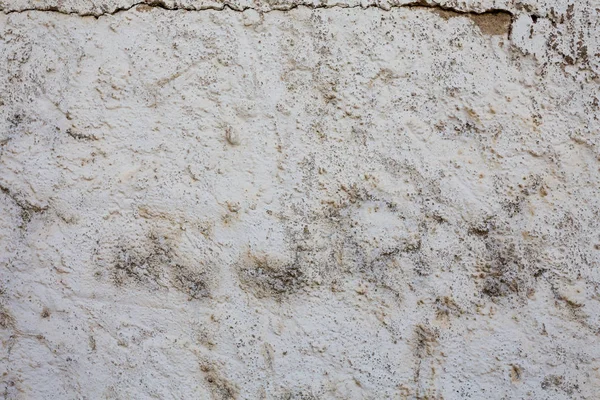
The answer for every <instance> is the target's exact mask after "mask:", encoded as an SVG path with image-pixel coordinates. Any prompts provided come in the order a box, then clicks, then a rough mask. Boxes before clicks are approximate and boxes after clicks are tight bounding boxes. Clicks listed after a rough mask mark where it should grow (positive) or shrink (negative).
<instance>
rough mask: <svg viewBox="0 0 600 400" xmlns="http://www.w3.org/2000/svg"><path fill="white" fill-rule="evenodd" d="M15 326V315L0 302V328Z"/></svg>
mask: <svg viewBox="0 0 600 400" xmlns="http://www.w3.org/2000/svg"><path fill="white" fill-rule="evenodd" d="M14 326H15V317H13V316H12V314H11V313H10V311H8V309H6V307H4V306H3V305H2V304H0V329H11V328H14Z"/></svg>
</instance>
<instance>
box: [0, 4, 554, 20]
mask: <svg viewBox="0 0 600 400" xmlns="http://www.w3.org/2000/svg"><path fill="white" fill-rule="evenodd" d="M534 3H535V1H534ZM138 6H148V7H156V8H162V9H165V10H184V11H203V10H216V11H221V10H232V11H238V12H244V11H247V10H255V11H258V12H263V13H264V12H271V11H289V10H292V9H294V8H298V7H309V8H314V9H318V8H365V9H366V8H379V9H382V10H386V11H387V10H390V9H392V8H401V7H405V8H409V7H424V8H434V9H438V10H440V11H450V12H456V13H468V14H486V13H505V14H508V15H511V16H512V15H515V14H517V13H522V12H526V13H528V14H532V15H535V16H537V17H544V16H546V15H545V14H546V13H545V12H544V11H543V9H544V7H537V5H536V4H533V5H529V6H523V5H522V4H520V3H519V5H517V6H515V5H514V4H513V3H512V2H509V1H505V2H497V1H493V0H484V1H466V2H460V3H458V2H454V1H431V0H417V1H410V0H255V1H251V0H142V1H134V0H104V1H98V0H66V1H63V0H43V1H33V0H11V1H0V10H2V11H3V12H4V13H5V14H10V13H18V12H28V11H40V12H56V13H61V14H74V15H79V16H93V17H100V16H103V15H112V14H115V13H118V12H122V11H127V10H131V9H133V8H135V7H138Z"/></svg>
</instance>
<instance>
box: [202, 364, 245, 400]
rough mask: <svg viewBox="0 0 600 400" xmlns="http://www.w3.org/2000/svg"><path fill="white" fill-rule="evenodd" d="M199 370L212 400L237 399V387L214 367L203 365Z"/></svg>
mask: <svg viewBox="0 0 600 400" xmlns="http://www.w3.org/2000/svg"><path fill="white" fill-rule="evenodd" d="M200 369H201V370H202V372H203V373H204V379H205V380H206V383H208V386H209V388H210V392H211V394H212V396H213V399H215V400H235V399H237V398H238V388H237V386H235V384H233V383H231V382H229V381H228V380H227V379H225V378H224V377H223V376H222V375H221V373H219V371H218V370H217V369H216V368H215V367H214V366H212V365H210V364H204V365H202V366H201V367H200Z"/></svg>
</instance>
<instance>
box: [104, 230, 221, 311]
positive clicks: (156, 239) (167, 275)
mask: <svg viewBox="0 0 600 400" xmlns="http://www.w3.org/2000/svg"><path fill="white" fill-rule="evenodd" d="M100 275H101V274H100ZM109 276H110V277H111V280H112V283H113V284H114V285H115V286H117V287H121V286H125V285H135V286H139V287H142V288H145V289H148V290H170V289H175V290H177V291H179V292H182V293H184V294H186V295H187V296H188V299H189V300H198V299H202V298H207V297H210V290H209V286H210V285H209V283H208V282H209V277H208V273H207V268H204V267H203V266H202V265H198V266H196V265H189V264H188V263H186V262H182V260H181V257H179V256H178V254H177V251H176V250H175V249H174V248H173V247H171V246H170V244H169V242H168V241H167V239H166V238H164V237H160V236H157V235H150V236H149V237H148V238H147V239H146V240H144V241H143V242H142V244H141V245H138V246H133V245H129V246H123V245H122V246H120V247H118V248H117V250H116V255H115V257H114V261H113V263H112V264H111V266H110V267H109Z"/></svg>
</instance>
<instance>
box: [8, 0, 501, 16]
mask: <svg viewBox="0 0 600 400" xmlns="http://www.w3.org/2000/svg"><path fill="white" fill-rule="evenodd" d="M138 6H147V7H151V8H160V9H163V10H168V11H177V10H183V11H205V10H213V11H224V10H231V11H235V12H244V11H247V10H255V11H257V12H260V13H268V12H272V11H291V10H293V9H296V8H299V7H306V8H310V9H315V10H316V9H334V8H339V9H353V8H361V9H367V8H378V9H381V10H384V11H390V10H391V9H393V8H409V9H410V8H413V9H414V8H427V9H432V10H437V11H440V12H449V13H453V14H456V15H457V16H458V15H464V16H483V15H489V16H498V15H501V16H504V17H505V18H507V19H509V20H510V21H512V18H513V13H512V12H510V11H508V10H504V9H488V10H483V11H476V10H461V9H458V8H454V7H449V6H443V5H441V4H437V3H430V2H428V1H426V0H420V1H414V2H410V3H404V4H389V5H386V4H368V5H344V4H339V3H338V4H333V5H327V4H316V5H315V4H310V3H306V4H304V3H293V4H274V5H269V6H268V7H269V8H267V9H261V8H260V7H259V6H240V5H237V4H234V3H229V2H224V3H222V4H220V5H203V6H200V7H195V6H192V5H177V4H175V5H169V4H167V3H165V2H164V1H160V0H147V1H140V2H137V3H134V4H132V5H130V6H126V7H116V8H115V9H113V10H106V9H104V10H94V11H65V10H64V9H61V8H60V7H59V6H57V5H47V6H44V5H40V6H36V7H32V8H23V9H19V10H5V9H2V11H3V12H4V13H5V14H13V13H24V12H33V11H38V12H55V13H59V14H64V15H77V16H80V17H95V18H99V17H102V16H106V15H115V14H118V13H120V12H125V11H129V10H131V9H133V8H136V7H138Z"/></svg>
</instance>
